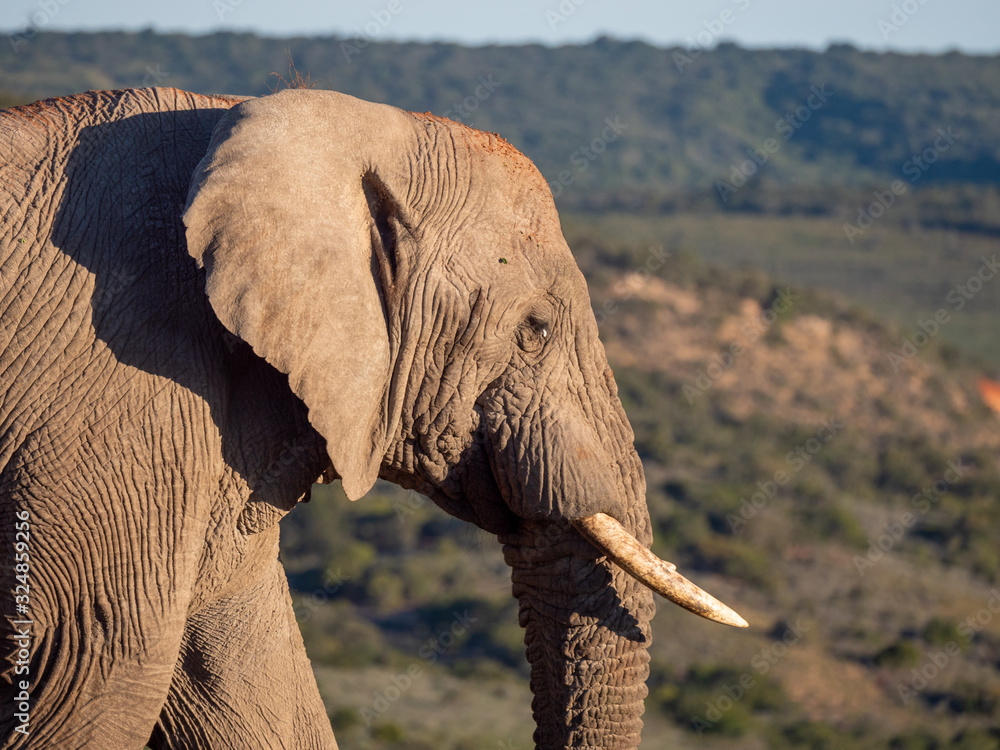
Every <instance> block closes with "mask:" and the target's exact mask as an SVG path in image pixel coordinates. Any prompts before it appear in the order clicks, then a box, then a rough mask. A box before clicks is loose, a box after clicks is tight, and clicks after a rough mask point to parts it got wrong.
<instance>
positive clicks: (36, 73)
mask: <svg viewBox="0 0 1000 750" xmlns="http://www.w3.org/2000/svg"><path fill="white" fill-rule="evenodd" d="M367 41H368V43H367V44H363V45H360V46H359V45H358V44H357V42H356V40H345V39H338V38H334V37H326V38H323V37H320V38H293V39H268V38H262V37H257V36H255V35H252V34H229V33H224V34H223V33H220V34H213V35H209V36H203V37H190V36H184V35H161V34H155V33H153V32H142V33H122V32H108V33H87V34H84V33H79V34H64V33H49V32H42V33H38V34H37V35H36V36H35V38H33V39H31V40H29V41H24V42H23V43H22V44H20V45H18V46H17V49H16V50H15V45H14V44H6V45H2V46H0V90H4V91H8V92H10V93H12V94H16V95H18V96H21V97H33V98H38V97H43V96H52V95H58V94H64V93H70V92H75V91H81V90H86V89H88V88H122V87H129V86H175V87H178V88H187V89H192V90H195V91H200V92H205V93H233V94H263V93H266V92H267V91H268V89H269V88H273V87H274V86H276V85H278V79H277V78H276V77H274V76H272V75H271V73H272V72H277V73H281V74H286V75H287V69H288V57H289V55H290V56H291V57H292V58H293V59H294V61H295V64H296V66H297V67H298V69H299V70H301V71H303V72H308V73H310V74H311V76H312V78H313V80H314V81H317V82H318V83H319V84H320V85H321V86H322V87H323V88H332V89H335V90H337V91H343V92H345V93H349V94H353V95H355V96H359V97H361V98H363V99H369V100H372V101H383V102H387V103H390V104H393V105H396V106H399V107H403V108H405V109H411V110H416V111H424V110H430V111H432V112H434V113H435V114H439V115H444V116H449V117H452V118H454V119H460V120H462V121H463V122H466V123H467V124H470V125H472V126H474V127H478V128H480V129H484V130H494V131H497V132H500V133H502V134H503V135H504V136H505V137H507V138H508V139H509V140H510V141H511V142H512V143H514V145H516V146H517V147H518V148H520V149H522V150H523V151H524V152H525V153H526V154H528V155H529V156H530V157H531V158H532V159H534V160H535V162H536V163H537V164H538V166H539V168H540V169H541V170H542V172H543V174H545V175H546V176H547V177H548V178H549V180H550V182H552V183H553V184H556V185H560V187H561V188H562V189H563V191H564V192H565V193H566V194H567V195H566V197H567V198H572V196H577V199H579V197H580V196H582V195H584V194H587V195H590V194H594V193H605V194H606V193H609V192H615V191H620V190H625V191H626V192H627V193H629V194H631V195H633V197H634V193H635V191H636V190H637V189H653V190H654V191H655V192H656V193H657V195H661V194H662V195H670V194H674V193H675V192H676V191H677V190H679V189H682V190H685V191H691V190H694V189H704V190H707V191H712V190H713V187H714V186H715V185H716V183H717V182H718V181H725V182H729V183H730V184H734V181H733V179H732V177H733V167H734V165H736V166H738V167H740V168H742V167H743V164H744V162H745V161H746V160H747V158H748V156H749V155H748V153H747V152H748V150H749V151H751V152H756V157H755V158H756V159H757V160H758V161H759V160H761V159H762V158H764V157H766V162H765V163H764V164H763V165H761V168H760V169H759V170H758V171H757V172H756V173H755V174H754V175H753V176H752V178H751V182H753V183H756V182H760V181H761V180H763V181H765V182H769V183H773V184H774V185H775V186H776V187H778V188H789V187H802V186H815V185H867V184H869V183H871V184H873V185H878V186H879V187H881V186H882V185H881V183H882V182H883V181H884V180H885V179H886V178H889V179H895V178H903V179H909V178H914V177H915V178H916V180H915V181H916V182H918V183H920V184H921V185H931V184H945V185H953V184H956V183H966V184H975V185H993V186H996V185H997V184H998V183H1000V125H998V124H997V118H996V116H995V114H996V111H997V108H998V105H1000V66H998V58H996V57H972V56H965V55H962V54H958V53H955V54H949V55H945V56H942V57H934V56H928V55H899V54H874V53H870V52H862V51H859V50H857V49H854V48H853V47H850V46H845V45H840V46H834V47H831V48H830V49H829V50H828V51H827V52H826V53H822V54H821V53H817V52H809V51H805V50H746V49H742V48H740V47H737V46H735V45H732V44H721V45H719V46H718V47H717V48H714V49H710V50H700V49H699V50H697V54H695V51H685V50H682V49H679V48H673V49H661V48H657V47H653V46H650V45H648V44H645V43H642V42H624V41H617V40H613V39H608V38H602V39H599V40H597V41H596V42H594V43H592V44H589V45H581V46H565V47H559V48H554V49H553V48H547V47H542V46H539V45H528V46H523V47H496V46H490V47H477V48H468V47H462V46H459V45H454V44H438V43H436V44H419V43H388V42H380V41H378V40H367ZM609 120H610V121H611V123H612V124H615V123H617V129H616V128H611V129H609V128H608V121H609ZM939 128H941V129H947V128H951V129H952V130H951V132H952V133H953V134H955V135H957V138H956V139H955V140H954V142H951V143H947V144H945V143H944V142H942V141H940V140H939V141H938V149H937V150H938V151H939V152H940V153H938V154H936V155H934V156H932V157H929V158H928V163H927V164H924V163H923V162H922V161H920V160H919V159H918V161H917V162H913V156H914V155H918V154H920V153H921V152H922V151H923V150H924V149H926V148H928V147H933V145H934V141H935V139H937V138H938V136H939V133H938V129H939ZM769 138H773V139H774V141H775V146H776V150H773V151H771V150H769V149H768V147H767V145H766V141H767V140H768V139H769ZM602 140H603V143H595V141H602ZM930 158H933V159H934V161H933V162H930ZM925 167H926V168H925ZM908 168H909V169H908ZM914 169H915V170H916V171H915V172H914V171H913V170H914ZM747 171H749V170H747ZM564 173H568V174H564ZM561 175H562V177H561ZM557 192H558V189H557ZM737 192H738V193H742V192H744V191H743V190H742V188H737Z"/></svg>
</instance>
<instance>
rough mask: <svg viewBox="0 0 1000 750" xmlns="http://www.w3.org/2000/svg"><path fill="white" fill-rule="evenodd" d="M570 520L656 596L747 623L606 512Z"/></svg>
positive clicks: (729, 621)
mask: <svg viewBox="0 0 1000 750" xmlns="http://www.w3.org/2000/svg"><path fill="white" fill-rule="evenodd" d="M570 523H571V524H572V525H573V527H574V528H575V529H576V530H577V531H578V532H579V533H580V535H581V536H583V538H584V539H586V540H587V541H588V542H590V543H591V544H592V545H594V546H595V547H596V548H597V549H599V550H600V551H601V552H603V553H604V554H605V555H607V556H608V557H609V558H610V559H611V560H612V561H614V562H615V563H616V564H617V565H618V567H620V568H621V569H622V570H624V571H625V572H626V573H628V574H629V575H630V576H632V577H633V578H635V579H636V580H637V581H638V582H639V583H641V584H643V585H644V586H646V587H647V588H649V589H651V590H653V591H655V592H656V593H657V594H659V595H660V596H662V597H664V598H666V599H669V600H670V601H672V602H673V603H674V604H677V605H678V606H681V607H683V608H684V609H686V610H688V611H689V612H694V613H695V614H696V615H701V616H702V617H704V618H706V619H709V620H714V621H715V622H721V623H723V624H724V625H732V626H733V627H737V628H745V627H747V621H746V620H744V619H743V618H742V617H740V616H739V615H738V614H736V612H734V611H733V610H732V609H730V608H729V607H727V606H726V605H725V604H723V603H722V602H720V601H719V600H718V599H716V598H715V597H714V596H712V595H711V594H709V593H708V592H706V591H703V590H702V589H700V588H698V587H697V586H695V585H694V584H693V583H691V581H689V580H688V579H687V578H685V577H684V576H682V575H681V574H680V573H678V572H677V566H676V565H674V564H673V563H670V562H667V561H665V560H661V559H660V558H658V557H657V556H656V555H654V554H653V553H652V552H651V551H650V550H648V549H646V547H644V546H643V545H642V544H640V543H639V541H638V540H637V539H636V538H635V537H634V536H632V535H631V534H629V533H628V531H626V530H625V528H624V527H623V526H622V525H621V524H620V523H619V522H618V521H616V520H615V519H614V518H612V517H611V516H609V515H607V514H606V513H595V514H594V515H592V516H587V517H585V518H580V519H576V520H573V521H570Z"/></svg>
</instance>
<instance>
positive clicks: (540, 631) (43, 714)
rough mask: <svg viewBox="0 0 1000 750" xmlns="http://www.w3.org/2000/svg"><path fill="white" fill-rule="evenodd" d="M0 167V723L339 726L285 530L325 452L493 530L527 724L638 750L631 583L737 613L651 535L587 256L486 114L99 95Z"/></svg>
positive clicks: (157, 733) (50, 730)
mask: <svg viewBox="0 0 1000 750" xmlns="http://www.w3.org/2000/svg"><path fill="white" fill-rule="evenodd" d="M0 190H2V192H0V200H2V201H3V203H2V204H0V523H2V527H3V529H4V530H5V533H6V534H8V537H9V538H10V541H11V542H12V543H11V544H8V545H7V546H5V548H4V552H3V560H2V561H0V562H2V563H3V564H2V567H0V590H2V591H3V592H12V594H13V592H15V591H16V590H17V586H18V585H19V584H20V583H22V580H21V579H19V578H18V575H19V574H22V573H23V572H25V571H26V575H25V578H26V582H27V584H28V586H29V587H30V591H27V590H26V591H25V592H24V593H20V591H19V590H17V591H18V596H13V595H8V594H7V593H5V594H4V595H3V596H2V597H0V601H2V608H3V609H2V615H3V620H2V625H0V628H3V630H2V632H0V635H2V636H3V641H4V642H5V643H13V642H14V640H15V637H16V636H19V635H21V633H22V632H23V631H22V629H23V628H24V627H26V626H25V625H23V624H17V623H18V622H21V623H25V622H27V623H29V624H28V625H27V628H28V629H29V630H30V647H29V648H28V649H27V651H29V652H30V655H29V658H28V659H27V662H26V663H23V664H22V663H18V662H17V660H16V658H15V657H16V654H15V656H12V657H11V658H10V659H9V660H8V662H7V663H6V664H5V665H4V671H3V674H2V676H0V681H2V682H3V684H4V686H5V688H7V687H9V688H11V689H12V690H14V691H17V690H19V689H20V688H21V686H22V684H23V683H27V686H28V688H29V689H30V711H29V714H30V722H29V724H28V725H27V726H25V722H24V719H23V716H19V710H20V709H19V706H20V705H21V704H19V703H17V702H15V701H14V700H4V701H2V703H0V745H2V747H3V748H20V747H32V748H42V747H53V748H60V749H63V748H109V747H113V748H120V747H121V748H125V747H136V748H139V747H142V746H143V744H144V743H147V742H148V743H149V744H150V745H151V746H152V747H154V748H209V747H211V748H223V747H269V748H270V747H275V748H277V747H287V748H292V747H295V748H331V747H336V741H335V740H334V736H333V732H332V729H331V727H330V722H329V720H328V718H327V716H326V713H325V710H324V707H323V704H322V701H321V699H320V696H319V692H318V689H317V687H316V684H315V681H314V679H313V676H312V672H311V669H310V665H309V661H308V659H307V658H306V654H305V650H304V648H303V645H302V639H301V636H300V634H299V631H298V629H297V626H296V622H295V618H294V616H293V612H292V607H291V600H290V596H289V592H288V586H287V582H286V579H285V575H284V572H283V570H282V568H281V565H280V563H279V562H278V555H277V552H278V523H277V522H278V521H279V520H280V519H281V517H282V516H283V515H284V514H286V513H287V512H289V511H290V510H291V509H292V508H293V507H294V506H295V504H296V503H297V502H298V501H299V500H300V499H302V498H303V496H304V495H305V494H306V493H308V491H309V488H310V486H311V485H312V483H313V482H314V481H316V480H317V479H318V478H321V477H322V478H323V480H324V481H330V480H332V479H340V480H341V481H342V482H343V487H344V490H345V492H346V494H347V495H348V497H349V498H350V499H351V500H357V499H358V498H360V497H361V496H362V495H364V494H365V492H367V490H368V489H369V488H370V487H371V486H372V483H373V482H374V481H375V479H376V478H377V477H382V478H384V479H387V480H389V481H393V482H396V483H397V484H400V485H402V486H404V487H407V488H412V489H416V490H418V491H420V492H421V493H423V494H425V495H427V496H428V497H430V498H431V499H432V500H433V501H434V502H435V503H437V504H438V505H439V506H440V507H441V508H443V509H444V510H446V511H447V512H449V513H451V514H453V515H455V516H457V517H459V518H462V519H464V520H467V521H470V522H472V523H475V524H476V525H478V526H479V527H481V528H483V529H485V530H487V531H489V532H491V533H494V534H496V535H497V536H498V538H499V541H500V542H501V543H502V544H503V547H504V555H505V559H506V560H507V562H508V564H509V565H510V567H511V570H512V581H513V593H514V595H515V596H516V597H517V598H518V600H519V603H520V623H521V625H522V626H523V627H524V628H525V642H526V645H527V655H528V659H529V662H530V663H531V668H532V677H531V683H532V690H533V692H534V694H535V700H534V704H533V707H534V715H535V719H536V722H537V730H536V733H535V741H536V743H537V745H538V747H540V748H546V749H548V748H570V747H573V748H579V747H587V748H635V747H637V745H638V742H639V734H640V730H641V726H642V721H641V718H640V717H641V714H642V710H643V706H642V702H643V698H644V696H645V692H646V688H645V677H646V674H647V673H648V663H647V662H648V656H647V653H646V647H647V646H648V644H649V637H650V628H649V622H650V619H651V617H652V614H653V599H652V594H651V592H650V590H649V588H647V587H651V588H652V589H653V590H656V591H658V592H660V593H662V594H664V595H665V596H667V597H669V598H671V599H673V600H674V601H677V602H679V603H682V604H683V606H686V607H688V608H689V609H692V610H693V611H697V612H699V613H700V614H703V615H705V616H709V617H713V618H714V619H720V620H722V621H727V622H730V624H745V623H742V620H740V618H739V617H738V616H736V615H735V614H734V613H729V612H728V610H726V609H725V608H724V605H721V604H719V603H718V602H715V600H713V599H711V597H708V595H707V594H704V592H700V590H698V589H696V588H695V587H693V586H692V585H691V584H690V583H689V582H687V581H686V580H685V579H683V578H682V577H680V576H679V575H677V574H676V573H675V572H674V569H673V566H672V565H670V564H669V563H663V562H662V561H659V560H657V559H656V558H655V557H653V556H652V554H651V553H649V552H648V547H649V545H650V542H651V538H652V536H651V524H650V521H649V516H648V513H647V510H646V506H645V502H644V493H645V480H644V477H643V473H642V466H641V463H640V462H639V458H638V456H637V454H636V452H635V449H634V447H633V445H632V441H633V435H632V431H631V428H630V427H629V424H628V420H627V418H626V416H625V413H624V410H623V409H622V407H621V403H620V401H619V400H618V397H617V390H616V387H615V383H614V378H613V376H612V374H611V370H610V368H609V367H608V365H607V361H606V359H605V356H604V350H603V347H602V346H601V344H600V341H599V340H598V338H597V326H596V322H595V320H594V316H593V313H592V311H591V308H590V304H589V297H588V294H587V289H586V283H585V282H584V280H583V276H582V274H581V273H580V271H579V269H578V268H577V266H576V264H575V262H574V261H573V259H572V255H571V254H570V252H569V248H568V247H567V246H566V243H565V240H564V239H563V237H562V232H561V229H560V227H559V222H558V216H557V214H556V211H555V207H554V204H553V202H552V197H551V193H550V191H549V190H548V186H547V184H546V183H545V181H544V179H543V178H542V177H541V175H540V174H539V173H538V171H537V170H536V169H535V167H534V165H532V164H531V162H530V161H529V160H528V159H527V158H526V157H524V156H523V155H521V154H520V153H519V152H517V151H516V149H514V148H513V147H511V146H510V145H509V144H507V143H506V142H505V141H503V140H502V139H500V138H499V137H497V136H495V135H493V134H486V133H481V132H479V131H475V130H472V129H470V128H467V127H465V126H462V125H459V124H457V123H453V122H450V121H448V120H442V119H440V118H436V117H433V116H431V115H418V114H413V113H407V112H403V111H401V110H397V109H395V108H392V107H388V106H385V105H377V104H370V103H367V102H362V101H359V100H357V99H353V98H351V97H347V96H344V95H342V94H337V93H335V92H323V91H305V90H302V91H284V92H280V93H278V94H274V95H272V96H268V97H263V98H261V99H247V100H240V99H236V98H230V97H205V96H199V95H196V94H190V93H187V92H182V91H176V90H173V89H142V90H129V91H117V92H89V93H87V94H81V95H78V96H72V97H66V98H63V99H57V100H49V101H46V102H40V103H37V104H34V105H30V106H26V107H17V108H13V109H10V110H3V111H0ZM24 524H27V527H25V526H24ZM22 529H23V530H22ZM15 530H17V533H20V534H23V535H24V537H16V536H15ZM17 565H20V566H21V567H17ZM678 592H680V593H678ZM19 607H21V608H19ZM720 613H721V614H720ZM730 615H732V616H730ZM25 618H27V619H25ZM727 618H728V619H727ZM25 730H27V731H28V732H29V734H28V735H27V736H26V735H25V734H24V731H25Z"/></svg>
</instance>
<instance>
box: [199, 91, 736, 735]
mask: <svg viewBox="0 0 1000 750" xmlns="http://www.w3.org/2000/svg"><path fill="white" fill-rule="evenodd" d="M184 221H185V224H186V226H187V239H188V248H189V252H190V253H191V254H192V255H193V256H194V257H195V258H196V259H197V261H198V262H199V263H200V264H202V265H203V266H204V268H205V269H206V272H207V273H206V279H207V281H206V284H207V292H208V296H209V300H210V302H211V304H212V307H213V309H214V310H215V312H216V314H217V315H218V317H219V319H220V320H221V321H222V323H223V324H224V325H225V326H226V327H227V328H228V329H229V330H230V331H231V332H232V333H234V334H235V335H236V336H238V337H240V338H241V339H243V340H245V341H246V342H248V343H249V344H250V345H251V346H252V347H253V349H254V350H255V352H256V353H257V354H258V355H260V356H262V357H264V358H265V359H266V360H267V361H268V362H269V363H271V364H272V365H273V366H274V367H276V368H277V369H278V370H280V371H282V372H284V373H286V374H287V375H288V376H289V383H290V385H291V388H292V390H293V391H294V392H295V393H296V394H297V395H298V396H299V397H300V398H301V399H302V401H303V402H304V403H305V404H306V406H307V407H308V409H309V419H310V421H311V422H312V424H313V426H314V427H315V428H316V430H317V431H318V432H319V433H320V434H321V435H322V436H323V437H324V438H325V439H326V445H327V452H328V454H329V458H330V461H331V463H332V470H333V472H335V474H336V475H337V476H339V477H340V478H341V480H342V481H343V486H344V490H345V492H346V493H347V495H348V497H349V498H350V499H352V500H356V499H357V498H359V497H361V496H362V495H364V494H365V493H366V492H367V491H368V490H369V489H370V488H371V486H372V484H373V483H374V481H375V479H376V478H377V477H379V476H381V477H383V478H385V479H388V480H390V481H393V482H395V483H397V484H400V485H402V486H404V487H407V488H412V489H416V490H418V491H419V492H421V493H423V494H425V495H427V496H428V497H430V498H431V499H432V500H434V501H435V502H436V503H437V504H438V505H440V506H441V507H442V508H444V509H445V510H446V511H448V512H449V513H451V514H453V515H455V516H458V517H459V518H462V519H465V520H468V521H471V522H473V523H475V524H477V525H478V526H480V527H482V528H483V529H486V530H488V531H490V532H493V533H496V534H497V535H498V536H499V539H500V541H501V543H502V544H503V545H504V554H505V557H506V560H507V562H508V564H509V565H510V566H511V568H512V571H513V573H512V577H513V584H514V594H515V595H516V596H517V597H518V599H519V604H520V621H521V625H522V626H523V627H524V628H525V629H526V636H525V640H526V644H527V654H528V659H529V661H530V663H531V668H532V677H531V683H532V690H533V692H534V694H535V701H534V713H535V718H536V721H537V724H538V728H537V730H536V734H535V739H536V742H537V744H538V745H539V746H540V747H545V748H553V747H607V748H611V747H615V748H631V747H635V746H636V745H637V744H638V742H639V732H640V728H641V726H642V722H641V720H640V716H641V713H642V701H643V698H644V696H645V685H644V682H645V678H646V675H647V672H648V668H647V662H648V657H647V655H646V651H645V649H646V647H647V646H648V644H649V639H650V628H649V621H650V618H651V616H652V613H653V598H652V594H651V593H650V588H652V589H653V590H656V591H659V592H660V593H662V594H664V595H665V596H668V597H669V598H671V599H673V600H674V601H677V602H679V603H681V604H682V605H683V606H686V607H688V608H689V609H692V610H693V611H696V612H698V613H699V614H702V615H705V616H708V617H712V618H713V619H718V620H721V621H723V622H728V623H730V624H738V625H741V624H742V625H745V623H744V622H743V621H742V619H741V618H739V616H738V615H736V614H735V613H733V612H731V611H730V610H729V609H728V608H726V607H725V606H724V605H722V604H720V603H718V602H716V601H715V600H714V599H712V598H711V597H710V596H708V595H707V594H705V593H704V592H701V591H700V590H699V589H697V588H696V587H694V586H693V585H692V584H690V583H689V582H687V581H686V580H685V579H684V578H682V577H681V576H679V575H678V574H677V573H676V572H675V571H674V569H673V566H672V565H671V564H670V563H665V562H662V561H660V560H658V559H657V558H655V557H654V556H653V555H652V554H651V553H650V552H649V551H648V547H649V545H650V543H651V540H652V535H651V525H650V520H649V516H648V513H647V510H646V506H645V500H644V493H645V480H644V477H643V471H642V466H641V463H640V461H639V458H638V455H637V454H636V451H635V449H634V447H633V433H632V430H631V428H630V426H629V423H628V419H627V418H626V416H625V413H624V410H623V409H622V406H621V403H620V402H619V400H618V397H617V390H616V386H615V381H614V378H613V376H612V373H611V370H610V368H609V367H608V364H607V361H606V358H605V354H604V349H603V347H602V345H601V343H600V341H599V340H598V334H597V324H596V322H595V319H594V315H593V313H592V311H591V307H590V302H589V297H588V292H587V286H586V282H585V281H584V278H583V275H582V274H581V273H580V270H579V269H578V267H577V266H576V263H575V262H574V260H573V257H572V255H571V253H570V250H569V248H568V246H567V244H566V242H565V240H564V238H563V236H562V232H561V229H560V225H559V219H558V216H557V213H556V209H555V206H554V203H553V199H552V195H551V193H550V191H549V188H548V186H547V184H546V182H545V180H544V179H543V178H542V176H541V175H540V174H539V172H538V170H537V169H536V168H535V167H534V165H533V164H532V163H531V162H530V161H529V160H528V159H527V158H526V157H525V156H523V155H522V154H521V153H519V152H518V151H517V150H516V149H514V148H513V147H512V146H510V145H509V144H508V143H507V142H506V141H504V140H503V139H502V138H500V137H499V136H497V135H494V134H489V133H483V132H480V131H476V130H473V129H470V128H468V127H465V126H463V125H460V124H457V123H454V122H451V121H448V120H444V119H441V118H437V117H434V116H431V115H428V114H423V115H421V114H413V113H408V112H404V111H401V110H398V109H394V108H392V107H388V106H384V105H378V104H371V103H367V102H362V101H359V100H356V99H353V98H351V97H348V96H345V95H341V94H337V93H333V92H321V91H304V90H290V91H284V92H281V93H278V94H276V95H273V96H268V97H265V98H262V99H257V100H250V101H246V102H243V103H242V104H240V105H238V106H236V107H234V108H233V109H232V110H231V111H230V112H229V113H228V114H227V115H226V116H225V117H224V118H223V119H222V121H221V122H220V123H219V125H218V126H217V127H216V130H215V133H214V135H213V139H212V143H211V145H210V147H209V150H208V153H207V155H206V156H205V157H204V159H202V161H201V164H200V165H199V167H198V169H197V170H196V173H195V176H194V178H193V181H192V184H191V188H190V193H189V197H188V205H187V208H186V212H185V214H184Z"/></svg>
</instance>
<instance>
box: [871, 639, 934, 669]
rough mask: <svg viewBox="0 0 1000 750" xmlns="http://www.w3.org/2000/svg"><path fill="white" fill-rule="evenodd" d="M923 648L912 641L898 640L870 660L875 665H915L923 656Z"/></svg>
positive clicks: (903, 666) (900, 667)
mask: <svg viewBox="0 0 1000 750" xmlns="http://www.w3.org/2000/svg"><path fill="white" fill-rule="evenodd" d="M923 656H924V652H923V650H922V649H921V648H920V647H919V646H917V645H916V644H915V643H914V642H913V641H909V640H899V641H896V642H895V643H893V644H892V645H890V646H886V647H885V648H884V649H882V650H881V651H879V652H878V653H877V654H875V657H874V659H873V660H872V661H874V662H875V666H877V667H889V668H891V669H903V668H907V667H915V666H916V665H917V664H919V663H920V660H921V659H922V658H923Z"/></svg>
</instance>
